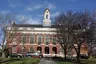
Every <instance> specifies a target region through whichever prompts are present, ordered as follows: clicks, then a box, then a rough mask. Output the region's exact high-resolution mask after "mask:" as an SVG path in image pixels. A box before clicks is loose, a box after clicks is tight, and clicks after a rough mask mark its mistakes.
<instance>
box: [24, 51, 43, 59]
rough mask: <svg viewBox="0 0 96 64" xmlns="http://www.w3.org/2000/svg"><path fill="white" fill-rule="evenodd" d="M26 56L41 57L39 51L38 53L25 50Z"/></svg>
mask: <svg viewBox="0 0 96 64" xmlns="http://www.w3.org/2000/svg"><path fill="white" fill-rule="evenodd" d="M26 56H27V57H34V58H41V57H42V54H40V53H38V52H35V53H32V52H27V53H26Z"/></svg>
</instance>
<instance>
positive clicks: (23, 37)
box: [21, 35, 26, 43]
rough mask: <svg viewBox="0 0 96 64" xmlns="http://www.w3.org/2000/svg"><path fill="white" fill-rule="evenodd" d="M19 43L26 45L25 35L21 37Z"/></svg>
mask: <svg viewBox="0 0 96 64" xmlns="http://www.w3.org/2000/svg"><path fill="white" fill-rule="evenodd" d="M21 43H26V35H22V40H21Z"/></svg>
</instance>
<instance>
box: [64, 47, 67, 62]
mask: <svg viewBox="0 0 96 64" xmlns="http://www.w3.org/2000/svg"><path fill="white" fill-rule="evenodd" d="M66 54H67V51H66V47H65V49H64V56H65V57H64V59H65V60H66V59H67V57H66Z"/></svg>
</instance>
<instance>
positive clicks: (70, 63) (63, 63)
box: [57, 62, 72, 64]
mask: <svg viewBox="0 0 96 64" xmlns="http://www.w3.org/2000/svg"><path fill="white" fill-rule="evenodd" d="M57 64H72V62H57Z"/></svg>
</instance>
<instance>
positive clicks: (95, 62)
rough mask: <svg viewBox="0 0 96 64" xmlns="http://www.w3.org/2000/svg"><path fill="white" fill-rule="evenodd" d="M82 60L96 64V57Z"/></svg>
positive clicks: (89, 63)
mask: <svg viewBox="0 0 96 64" xmlns="http://www.w3.org/2000/svg"><path fill="white" fill-rule="evenodd" d="M81 62H82V63H87V64H96V59H82V60H81Z"/></svg>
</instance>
